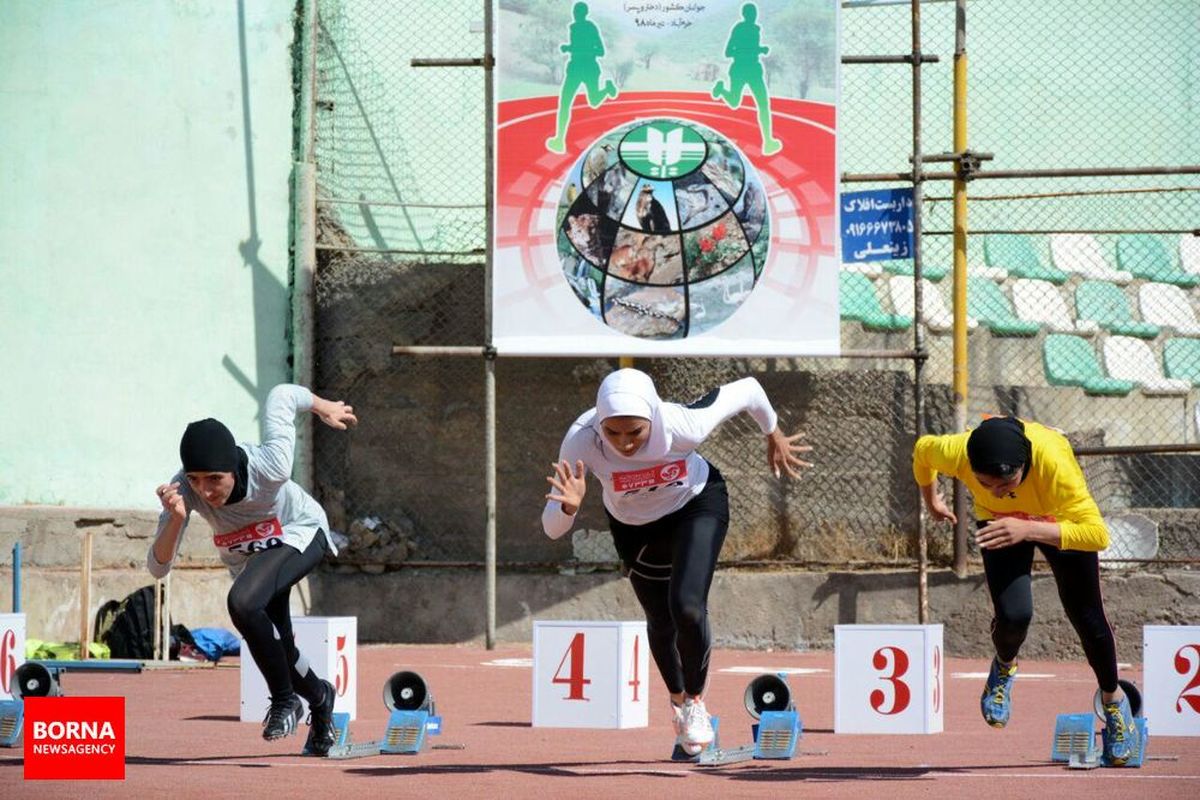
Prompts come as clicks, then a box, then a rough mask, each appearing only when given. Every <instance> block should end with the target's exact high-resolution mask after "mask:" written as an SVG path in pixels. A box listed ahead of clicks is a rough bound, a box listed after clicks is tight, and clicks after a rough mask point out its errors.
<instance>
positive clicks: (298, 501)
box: [146, 384, 358, 755]
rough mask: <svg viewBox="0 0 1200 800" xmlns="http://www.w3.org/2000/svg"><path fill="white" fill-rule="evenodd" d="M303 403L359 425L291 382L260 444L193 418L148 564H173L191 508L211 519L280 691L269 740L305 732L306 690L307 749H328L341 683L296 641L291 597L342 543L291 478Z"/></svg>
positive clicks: (243, 612)
mask: <svg viewBox="0 0 1200 800" xmlns="http://www.w3.org/2000/svg"><path fill="white" fill-rule="evenodd" d="M298 411H311V412H312V413H314V414H316V415H317V417H319V418H320V420H321V421H322V422H324V423H325V424H326V425H328V426H330V427H331V428H336V429H338V430H345V429H346V426H347V425H355V424H357V423H358V420H357V419H356V418H355V416H354V411H353V409H352V408H351V407H350V406H348V405H346V404H345V403H342V402H331V401H329V400H323V399H322V398H320V397H317V396H316V395H314V394H313V393H312V392H310V391H309V390H308V389H305V388H304V387H302V386H292V385H288V384H284V385H280V386H276V387H275V388H274V389H272V390H271V392H270V394H269V395H267V405H266V414H265V415H266V421H265V439H264V441H263V443H262V444H261V445H258V446H255V445H252V444H242V445H238V444H236V443H235V442H234V440H233V434H231V433H230V432H229V429H228V428H226V427H225V426H224V425H222V424H221V423H220V422H218V421H217V420H215V419H204V420H200V421H199V422H193V423H191V424H190V425H188V426H187V430H185V431H184V433H183V439H182V440H181V441H180V443H179V457H180V460H181V461H182V463H183V468H182V469H181V470H180V471H179V472H178V473H177V474H176V475H175V477H173V478H172V479H171V481H170V482H169V483H165V484H163V485H162V486H159V487H158V499H159V501H160V502H161V503H162V508H163V510H162V514H161V515H160V516H159V518H158V534H157V535H156V536H155V539H154V544H152V545H151V546H150V552H149V553H148V554H147V556H146V566H147V568H148V569H149V570H150V574H151V575H153V576H154V577H156V578H162V577H163V576H165V575H166V574H167V573H168V572H170V570H171V564H172V562H174V560H175V556H176V554H177V553H178V552H179V542H180V540H181V539H182V538H183V531H184V529H185V528H186V527H187V522H188V516H189V515H190V514H191V512H193V511H195V512H196V513H198V514H199V515H200V516H202V517H204V519H205V520H206V521H207V522H208V524H209V525H210V526H212V529H213V544H214V545H216V548H217V552H218V553H220V555H221V560H222V561H223V562H224V563H225V564H226V565H227V566H228V567H229V569H230V571H231V572H232V573H233V574H234V581H233V586H232V587H231V588H230V590H229V599H228V604H229V616H230V618H231V619H232V620H233V624H234V626H235V627H236V628H237V629H238V632H240V633H241V634H242V638H244V639H245V640H246V646H247V648H248V649H249V650H250V655H251V656H252V657H253V658H254V663H255V664H257V665H258V669H259V671H260V672H262V675H263V677H264V678H265V679H266V683H267V687H268V689H269V691H270V693H271V706H270V708H269V710H268V711H267V716H266V719H265V720H264V721H263V734H262V735H263V738H264V739H267V740H274V739H280V738H283V737H284V736H289V735H291V734H293V733H295V732H296V728H297V726H298V725H299V722H300V715H301V712H302V710H303V707H302V706H301V705H300V698H299V697H297V696H296V695H297V694H299V695H300V696H302V697H303V698H304V699H305V700H307V701H308V704H309V711H310V728H309V732H308V741H307V743H306V745H305V750H306V752H310V753H313V754H316V755H324V754H325V753H327V752H328V751H329V748H330V747H331V746H332V745H333V740H334V729H333V703H334V699H335V697H334V689H333V686H332V685H331V684H330V683H329V682H328V681H325V680H322V679H321V678H318V677H317V676H316V674H315V673H314V672H313V671H312V669H311V668H310V666H309V663H308V660H307V659H306V658H305V657H304V655H303V654H302V653H300V652H299V651H298V650H297V649H296V643H295V640H294V638H293V636H292V621H291V616H290V615H289V613H288V595H289V594H290V593H291V589H292V586H294V585H295V584H296V583H298V582H299V581H300V579H301V578H303V577H304V576H305V575H307V574H308V573H310V572H312V570H313V569H315V568H316V566H317V565H318V564H319V563H321V559H322V558H324V557H325V554H326V553H327V552H332V553H334V554H336V553H337V550H336V548H335V547H334V545H333V542H332V541H331V540H330V538H329V535H328V531H329V522H328V520H327V519H326V518H325V511H324V510H323V509H322V508H321V506H320V505H319V504H318V503H317V501H316V500H314V499H313V498H312V497H310V496H309V495H308V493H306V492H305V491H304V490H303V489H301V488H300V486H299V485H298V484H296V483H294V482H293V481H292V480H291V475H292V457H293V450H294V449H295V446H296V428H295V419H296V413H297V412H298ZM243 655H244V654H243Z"/></svg>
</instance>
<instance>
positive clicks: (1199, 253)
mask: <svg viewBox="0 0 1200 800" xmlns="http://www.w3.org/2000/svg"><path fill="white" fill-rule="evenodd" d="M1179 263H1180V265H1182V266H1183V271H1184V272H1188V273H1191V274H1192V275H1200V236H1193V235H1192V234H1190V233H1185V234H1183V235H1182V236H1180V237H1179Z"/></svg>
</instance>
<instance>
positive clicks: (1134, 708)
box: [1050, 680, 1150, 769]
mask: <svg viewBox="0 0 1200 800" xmlns="http://www.w3.org/2000/svg"><path fill="white" fill-rule="evenodd" d="M1120 685H1121V689H1122V691H1124V693H1125V696H1126V697H1127V698H1128V700H1129V710H1130V712H1131V713H1132V714H1133V724H1134V728H1135V729H1136V731H1137V737H1138V746H1137V750H1136V751H1135V752H1134V754H1133V755H1132V756H1131V757H1130V758H1129V760H1128V761H1126V762H1125V763H1124V764H1121V765H1120V766H1123V767H1140V766H1142V763H1143V762H1144V761H1145V758H1146V743H1147V741H1148V740H1149V738H1150V732H1149V728H1148V727H1147V725H1146V718H1145V717H1143V716H1142V715H1141V714H1142V694H1141V692H1140V691H1139V690H1138V688H1137V686H1136V685H1135V684H1134V683H1133V682H1132V681H1127V680H1121V681H1120ZM1093 706H1094V709H1093V710H1094V712H1095V717H1099V718H1100V719H1101V720H1102V721H1103V720H1104V707H1103V705H1102V704H1101V702H1100V692H1099V690H1097V691H1096V695H1095V698H1094V699H1093ZM1107 743H1108V731H1107V730H1106V729H1102V730H1101V732H1100V737H1099V744H1098V743H1097V737H1096V723H1095V721H1094V717H1093V715H1092V714H1059V715H1058V717H1057V718H1056V719H1055V722H1054V741H1053V742H1052V743H1051V747H1050V760H1051V761H1058V762H1066V763H1067V764H1068V765H1069V766H1070V767H1071V768H1072V769H1093V768H1095V767H1111V766H1116V765H1114V764H1111V763H1109V762H1108V761H1107V760H1106V759H1105V758H1104V749H1105V748H1104V746H1105V745H1106V744H1107Z"/></svg>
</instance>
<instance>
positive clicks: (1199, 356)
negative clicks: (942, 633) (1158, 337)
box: [1163, 339, 1200, 386]
mask: <svg viewBox="0 0 1200 800" xmlns="http://www.w3.org/2000/svg"><path fill="white" fill-rule="evenodd" d="M1163 371H1164V372H1166V374H1167V377H1168V378H1179V379H1181V380H1185V381H1191V382H1192V385H1193V386H1200V340H1198V339H1168V340H1167V341H1166V342H1164V343H1163Z"/></svg>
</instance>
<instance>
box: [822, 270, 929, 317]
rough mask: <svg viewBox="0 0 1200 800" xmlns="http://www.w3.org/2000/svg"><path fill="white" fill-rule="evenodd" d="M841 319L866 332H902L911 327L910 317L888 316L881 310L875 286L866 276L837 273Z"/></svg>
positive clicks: (853, 273) (854, 273) (852, 273)
mask: <svg viewBox="0 0 1200 800" xmlns="http://www.w3.org/2000/svg"><path fill="white" fill-rule="evenodd" d="M838 279H839V281H840V289H841V293H840V302H839V305H840V306H841V312H842V319H852V320H857V321H859V322H861V323H862V325H863V327H864V328H866V329H867V330H873V331H902V330H905V329H906V328H909V327H911V326H912V322H913V321H912V317H903V316H899V315H897V314H889V313H887V312H886V311H884V310H883V306H882V305H881V304H880V302H879V295H877V294H876V293H875V285H874V284H873V283H871V279H870V278H868V277H867V276H866V275H859V274H858V273H856V272H839V273H838Z"/></svg>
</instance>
